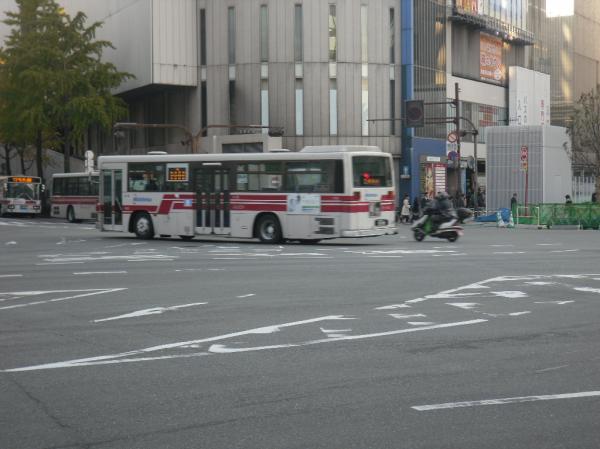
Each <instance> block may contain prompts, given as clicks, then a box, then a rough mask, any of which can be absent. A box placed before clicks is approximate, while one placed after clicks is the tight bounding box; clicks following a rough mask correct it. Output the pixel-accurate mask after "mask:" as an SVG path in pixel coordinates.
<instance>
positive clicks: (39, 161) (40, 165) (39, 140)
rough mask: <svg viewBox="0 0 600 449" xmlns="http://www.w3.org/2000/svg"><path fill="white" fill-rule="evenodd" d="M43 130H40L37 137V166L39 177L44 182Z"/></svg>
mask: <svg viewBox="0 0 600 449" xmlns="http://www.w3.org/2000/svg"><path fill="white" fill-rule="evenodd" d="M42 144H43V139H42V130H41V129H40V130H38V131H37V134H36V136H35V164H36V165H37V173H38V176H39V177H40V178H41V179H42V182H44V166H43V158H42Z"/></svg>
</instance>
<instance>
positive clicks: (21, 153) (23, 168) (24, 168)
mask: <svg viewBox="0 0 600 449" xmlns="http://www.w3.org/2000/svg"><path fill="white" fill-rule="evenodd" d="M19 159H20V161H21V174H22V175H26V174H27V168H26V167H25V149H22V151H19Z"/></svg>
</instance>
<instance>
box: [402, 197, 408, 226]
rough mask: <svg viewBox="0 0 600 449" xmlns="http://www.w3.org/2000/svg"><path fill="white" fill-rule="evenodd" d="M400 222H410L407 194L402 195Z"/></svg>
mask: <svg viewBox="0 0 600 449" xmlns="http://www.w3.org/2000/svg"><path fill="white" fill-rule="evenodd" d="M400 222H401V223H408V222H410V199H409V198H408V195H404V199H403V200H402V210H401V211H400Z"/></svg>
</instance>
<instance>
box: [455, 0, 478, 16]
mask: <svg viewBox="0 0 600 449" xmlns="http://www.w3.org/2000/svg"><path fill="white" fill-rule="evenodd" d="M456 7H457V8H458V9H462V10H463V11H465V12H468V13H471V14H479V1H478V0H456Z"/></svg>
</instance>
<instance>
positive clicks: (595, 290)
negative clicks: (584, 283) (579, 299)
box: [573, 287, 600, 293]
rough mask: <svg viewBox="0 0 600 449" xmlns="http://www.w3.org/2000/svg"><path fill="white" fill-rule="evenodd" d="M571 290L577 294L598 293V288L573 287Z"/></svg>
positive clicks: (599, 289) (599, 290)
mask: <svg viewBox="0 0 600 449" xmlns="http://www.w3.org/2000/svg"><path fill="white" fill-rule="evenodd" d="M573 290H577V291H578V292H590V293H600V288H592V287H575V288H574V289H573Z"/></svg>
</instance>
